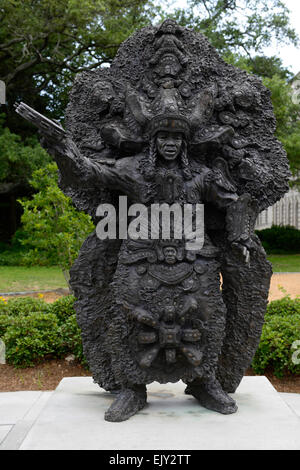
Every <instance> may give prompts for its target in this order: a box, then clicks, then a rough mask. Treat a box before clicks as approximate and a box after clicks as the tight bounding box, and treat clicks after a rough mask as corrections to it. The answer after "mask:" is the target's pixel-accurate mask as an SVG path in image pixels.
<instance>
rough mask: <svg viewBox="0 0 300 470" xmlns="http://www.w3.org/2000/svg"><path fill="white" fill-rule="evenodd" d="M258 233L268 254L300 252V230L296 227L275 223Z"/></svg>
mask: <svg viewBox="0 0 300 470" xmlns="http://www.w3.org/2000/svg"><path fill="white" fill-rule="evenodd" d="M256 234H257V235H258V237H259V238H260V240H261V242H262V245H263V247H264V249H265V250H266V252H267V253H268V254H293V253H300V230H297V229H296V228H295V227H289V226H285V227H282V226H279V225H273V226H272V227H271V228H266V229H264V230H257V231H256Z"/></svg>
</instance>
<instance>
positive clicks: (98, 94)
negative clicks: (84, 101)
mask: <svg viewBox="0 0 300 470" xmlns="http://www.w3.org/2000/svg"><path fill="white" fill-rule="evenodd" d="M114 96H115V93H114V90H113V88H112V86H111V84H110V83H109V82H98V83H97V84H96V86H95V87H94V99H95V100H96V101H97V102H98V103H99V104H103V103H110V102H111V101H112V100H113V99H114Z"/></svg>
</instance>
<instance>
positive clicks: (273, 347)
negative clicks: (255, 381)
mask: <svg viewBox="0 0 300 470" xmlns="http://www.w3.org/2000/svg"><path fill="white" fill-rule="evenodd" d="M297 340H300V299H299V298H298V299H295V300H292V299H291V298H290V297H284V298H283V299H280V300H274V301H273V302H270V304H269V306H268V309H267V313H266V316H265V324H264V326H263V330H262V335H261V339H260V343H259V346H258V349H257V351H256V353H255V356H254V358H253V361H252V368H253V370H254V372H255V373H256V374H263V373H264V372H265V370H266V369H267V368H268V369H269V368H270V369H272V370H273V371H274V374H275V375H276V376H277V377H282V376H283V375H284V373H285V372H291V373H292V374H299V373H300V364H294V363H293V361H292V353H293V351H292V349H291V348H292V344H293V342H294V341H297Z"/></svg>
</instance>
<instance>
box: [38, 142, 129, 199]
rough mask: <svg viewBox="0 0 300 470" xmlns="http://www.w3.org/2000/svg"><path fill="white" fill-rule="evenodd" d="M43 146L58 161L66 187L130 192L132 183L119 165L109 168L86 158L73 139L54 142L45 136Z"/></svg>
mask: <svg viewBox="0 0 300 470" xmlns="http://www.w3.org/2000/svg"><path fill="white" fill-rule="evenodd" d="M41 144H42V145H43V147H44V148H45V149H46V150H47V151H48V153H50V155H52V156H53V158H54V160H55V161H56V163H57V166H58V168H59V171H60V174H61V177H62V178H63V181H64V184H65V185H69V186H73V185H74V184H76V185H78V183H79V184H81V185H84V186H86V187H88V186H96V187H99V186H100V187H101V186H104V187H109V188H110V189H116V190H121V191H124V192H125V193H128V192H130V185H131V181H130V177H129V175H128V174H124V172H122V171H120V169H119V168H118V167H117V166H118V165H117V166H108V165H106V164H103V163H100V162H97V161H93V160H91V159H89V158H86V157H85V156H84V155H82V154H81V153H80V150H79V149H78V147H77V146H76V144H75V142H74V141H73V140H72V139H71V138H69V137H65V138H63V139H60V140H58V139H56V140H53V139H49V137H48V136H47V137H44V136H43V138H42V140H41Z"/></svg>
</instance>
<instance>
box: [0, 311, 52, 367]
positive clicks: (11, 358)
mask: <svg viewBox="0 0 300 470" xmlns="http://www.w3.org/2000/svg"><path fill="white" fill-rule="evenodd" d="M2 339H3V341H4V343H5V347H6V359H7V362H8V363H10V364H13V365H15V366H33V365H34V363H35V362H36V361H38V360H41V359H43V358H45V356H47V355H53V354H55V352H56V349H57V344H58V341H59V335H58V321H57V318H56V316H55V315H54V314H51V313H44V312H33V313H29V314H27V315H22V314H19V315H18V316H16V317H14V316H11V317H10V323H9V326H8V327H7V328H6V331H5V333H4V335H3V338H2Z"/></svg>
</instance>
